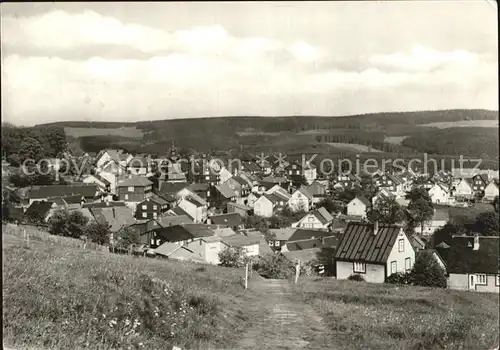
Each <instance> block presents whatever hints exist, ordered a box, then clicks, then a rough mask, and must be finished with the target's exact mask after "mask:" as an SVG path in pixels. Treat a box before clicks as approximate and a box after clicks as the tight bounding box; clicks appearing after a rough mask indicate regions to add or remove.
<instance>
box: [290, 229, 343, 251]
mask: <svg viewBox="0 0 500 350" xmlns="http://www.w3.org/2000/svg"><path fill="white" fill-rule="evenodd" d="M339 236H340V233H338V232H328V231H323V230H312V229H297V230H295V232H294V233H293V234H292V236H290V238H289V239H288V241H287V242H286V245H284V246H282V247H281V251H282V252H285V251H294V250H303V249H312V248H332V247H337V245H338V243H339Z"/></svg>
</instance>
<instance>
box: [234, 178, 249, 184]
mask: <svg viewBox="0 0 500 350" xmlns="http://www.w3.org/2000/svg"><path fill="white" fill-rule="evenodd" d="M232 179H233V180H234V181H236V182H237V183H239V184H240V185H242V186H245V185H248V181H247V180H245V179H244V178H242V177H241V176H233V177H232Z"/></svg>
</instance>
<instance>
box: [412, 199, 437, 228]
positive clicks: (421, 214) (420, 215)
mask: <svg viewBox="0 0 500 350" xmlns="http://www.w3.org/2000/svg"><path fill="white" fill-rule="evenodd" d="M408 211H409V213H410V214H411V215H412V217H413V220H414V221H415V222H416V223H418V224H419V225H420V234H423V233H424V226H425V224H426V223H428V222H429V221H430V220H431V219H432V216H433V215H434V208H433V207H432V203H431V202H430V201H427V200H425V199H424V198H418V199H416V200H412V201H410V204H408Z"/></svg>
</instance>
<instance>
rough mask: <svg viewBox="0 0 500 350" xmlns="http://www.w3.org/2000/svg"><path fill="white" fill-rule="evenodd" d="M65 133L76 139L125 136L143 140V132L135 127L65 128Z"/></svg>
mask: <svg viewBox="0 0 500 350" xmlns="http://www.w3.org/2000/svg"><path fill="white" fill-rule="evenodd" d="M64 132H65V133H66V135H67V136H71V137H74V138H78V137H85V136H123V137H131V138H138V139H141V138H142V136H143V131H142V130H141V129H137V128H136V127H135V126H134V127H121V128H113V129H111V128H78V127H67V126H66V127H64Z"/></svg>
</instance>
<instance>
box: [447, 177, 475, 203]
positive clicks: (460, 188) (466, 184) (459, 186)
mask: <svg viewBox="0 0 500 350" xmlns="http://www.w3.org/2000/svg"><path fill="white" fill-rule="evenodd" d="M452 195H453V196H454V197H455V198H456V199H472V198H473V197H474V190H473V188H472V180H471V179H466V178H461V179H459V180H458V182H457V183H456V185H455V186H454V187H453V190H452Z"/></svg>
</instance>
